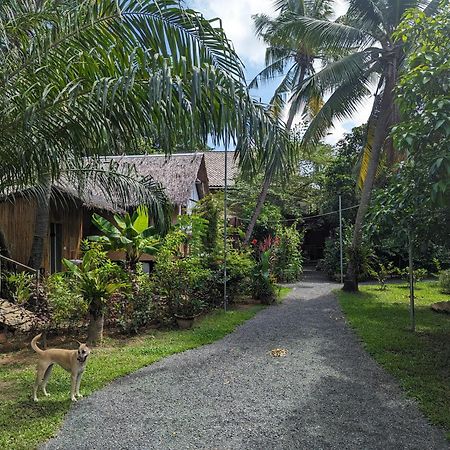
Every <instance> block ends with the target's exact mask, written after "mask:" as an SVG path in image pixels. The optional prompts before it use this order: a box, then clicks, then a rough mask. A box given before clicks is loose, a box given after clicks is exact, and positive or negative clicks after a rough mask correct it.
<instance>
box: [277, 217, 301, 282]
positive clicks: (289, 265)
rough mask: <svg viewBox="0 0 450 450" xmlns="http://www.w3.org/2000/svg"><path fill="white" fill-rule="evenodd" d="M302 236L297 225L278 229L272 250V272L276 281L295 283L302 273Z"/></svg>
mask: <svg viewBox="0 0 450 450" xmlns="http://www.w3.org/2000/svg"><path fill="white" fill-rule="evenodd" d="M302 237H303V236H302V234H300V233H299V232H298V230H297V223H294V224H292V225H291V226H290V227H280V228H279V229H278V231H277V245H276V246H275V248H274V250H273V259H274V262H273V272H274V275H275V277H276V278H277V280H278V281H282V282H288V283H289V282H294V281H297V280H298V279H299V278H300V276H301V274H302V272H303V265H302V263H303V258H302V254H301V250H300V246H301V243H302Z"/></svg>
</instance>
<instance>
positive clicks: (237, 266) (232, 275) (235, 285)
mask: <svg viewBox="0 0 450 450" xmlns="http://www.w3.org/2000/svg"><path fill="white" fill-rule="evenodd" d="M254 268H255V261H254V259H253V258H252V256H251V253H250V251H248V250H245V249H235V248H232V247H231V246H230V247H228V250H227V294H228V299H229V301H230V302H234V301H236V299H237V298H238V297H240V296H243V295H250V294H251V288H252V275H253V270H254ZM215 272H216V278H217V280H218V286H221V287H223V259H222V260H221V261H220V264H218V265H217V267H216V270H215Z"/></svg>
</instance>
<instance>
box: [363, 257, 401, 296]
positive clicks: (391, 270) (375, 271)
mask: <svg viewBox="0 0 450 450" xmlns="http://www.w3.org/2000/svg"><path fill="white" fill-rule="evenodd" d="M397 273H398V269H397V268H396V267H394V264H393V262H392V261H389V262H388V263H387V264H386V265H385V264H383V263H378V267H377V268H373V267H371V268H369V275H370V276H372V277H374V278H375V279H376V280H377V281H378V283H379V284H380V290H381V291H384V290H385V289H386V281H387V279H388V278H389V277H390V276H392V275H395V274H397Z"/></svg>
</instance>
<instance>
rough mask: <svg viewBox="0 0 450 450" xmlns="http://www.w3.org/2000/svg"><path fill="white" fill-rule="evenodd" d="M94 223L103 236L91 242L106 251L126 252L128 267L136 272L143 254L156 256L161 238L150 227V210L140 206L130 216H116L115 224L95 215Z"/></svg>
mask: <svg viewBox="0 0 450 450" xmlns="http://www.w3.org/2000/svg"><path fill="white" fill-rule="evenodd" d="M92 222H93V223H94V225H95V226H96V227H97V228H98V229H99V230H100V231H101V232H102V233H103V235H102V236H90V237H89V240H90V241H94V242H99V243H100V244H101V245H102V246H103V248H104V249H105V250H112V251H124V252H125V255H126V261H127V266H128V268H129V269H130V270H131V271H135V270H136V265H137V263H138V262H139V259H140V257H141V256H142V254H144V253H146V254H149V255H154V254H156V252H157V249H158V246H159V244H160V237H159V235H158V232H157V230H156V228H155V227H153V226H150V218H149V214H148V208H146V207H145V206H139V207H138V208H137V209H136V211H135V212H134V213H133V214H132V215H130V214H128V213H127V214H125V215H123V216H119V215H118V214H115V215H114V222H115V223H113V222H110V221H109V220H107V219H105V218H104V217H102V216H100V215H98V214H93V216H92Z"/></svg>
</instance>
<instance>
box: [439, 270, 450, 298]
mask: <svg viewBox="0 0 450 450" xmlns="http://www.w3.org/2000/svg"><path fill="white" fill-rule="evenodd" d="M439 288H440V290H441V292H443V293H444V294H450V270H443V271H442V272H441V273H440V274H439Z"/></svg>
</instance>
